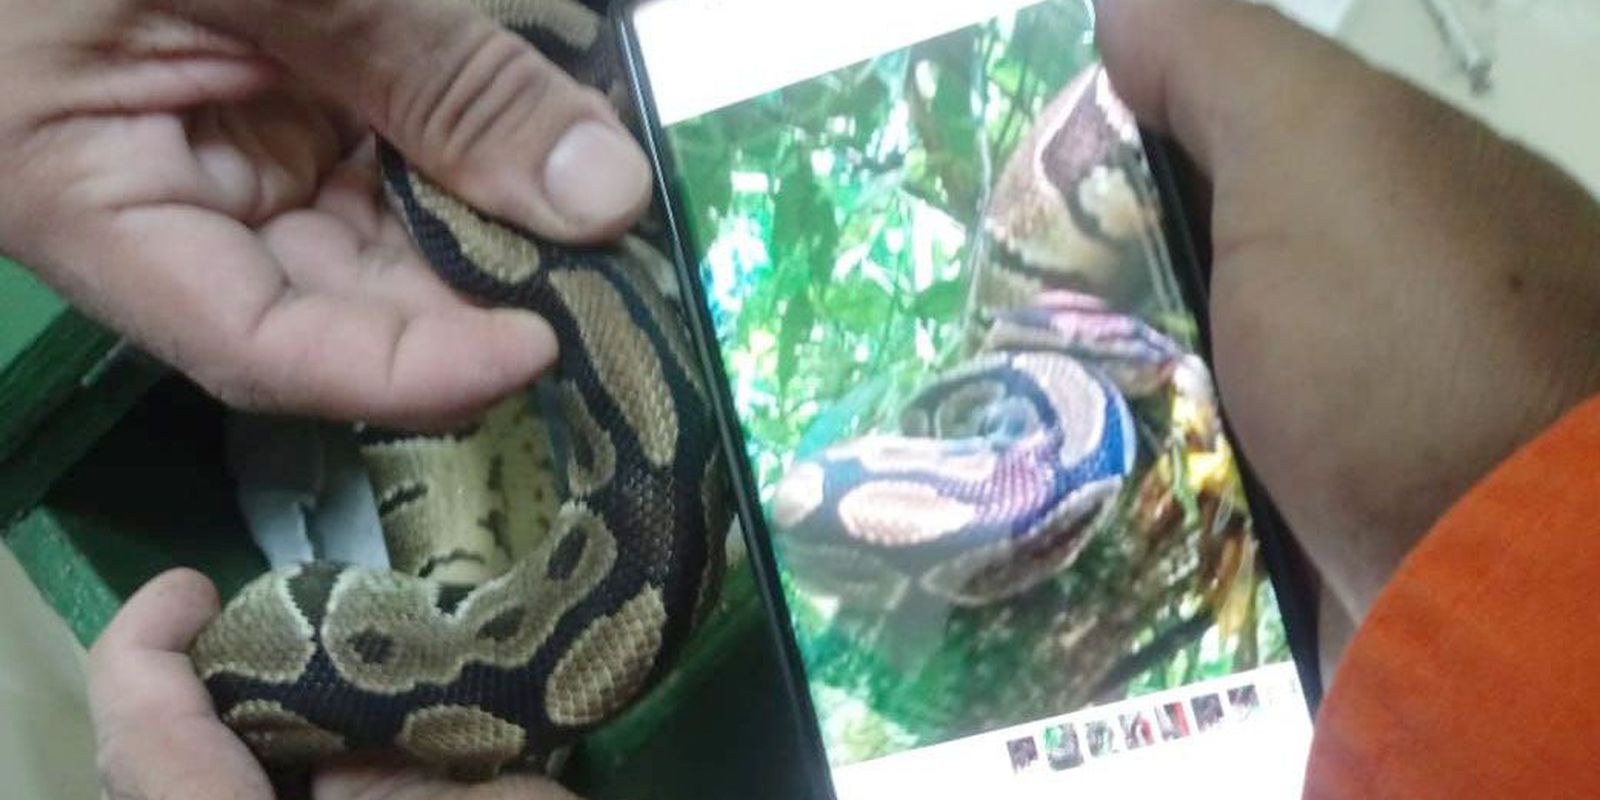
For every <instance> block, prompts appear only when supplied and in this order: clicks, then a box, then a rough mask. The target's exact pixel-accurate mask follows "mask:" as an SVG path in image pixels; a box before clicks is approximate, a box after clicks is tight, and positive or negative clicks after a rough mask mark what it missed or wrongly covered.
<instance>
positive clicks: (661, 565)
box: [193, 0, 731, 775]
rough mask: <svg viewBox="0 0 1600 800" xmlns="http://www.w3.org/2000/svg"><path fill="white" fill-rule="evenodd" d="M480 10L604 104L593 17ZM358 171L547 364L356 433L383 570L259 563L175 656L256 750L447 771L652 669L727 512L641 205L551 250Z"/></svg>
mask: <svg viewBox="0 0 1600 800" xmlns="http://www.w3.org/2000/svg"><path fill="white" fill-rule="evenodd" d="M485 7H486V9H487V10H488V11H489V12H490V13H492V14H494V15H495V16H496V17H497V18H498V19H499V20H500V21H501V22H502V23H504V24H506V25H508V26H509V27H511V28H512V29H513V30H516V31H518V32H519V33H521V34H523V35H524V36H525V37H526V38H528V39H529V40H530V41H531V42H533V43H534V44H535V45H537V46H538V47H539V48H540V49H541V50H542V51H543V52H544V53H545V54H546V56H548V57H550V58H552V60H554V61H556V62H557V63H559V64H561V65H562V66H563V67H565V68H566V69H567V70H568V71H570V72H571V73H572V74H573V75H575V76H577V77H578V78H579V79H580V80H582V81H584V82H586V83H588V84H590V85H593V86H596V87H599V88H601V89H602V90H603V91H607V92H609V93H610V95H611V97H612V98H613V100H615V101H618V105H619V106H621V105H622V103H621V102H620V101H621V100H622V99H623V98H624V97H625V96H626V94H625V91H624V89H625V87H624V86H623V85H622V83H621V81H622V74H621V72H620V71H619V69H618V63H617V60H616V52H615V49H614V45H613V42H612V41H611V34H610V31H609V27H608V26H607V25H606V24H605V23H604V20H603V19H602V18H601V17H599V16H598V15H597V14H595V13H594V12H593V11H591V10H590V9H588V8H586V7H585V6H583V5H580V4H578V3H575V2H571V0H511V1H510V2H505V1H504V0H495V2H486V3H485ZM619 110H623V111H625V110H626V109H625V108H621V109H619ZM381 166H382V173H383V180H384V183H385V185H386V188H387V190H388V193H389V195H390V200H391V205H392V206H393V207H394V208H395V210H396V211H397V212H398V213H399V214H400V215H401V217H402V218H403V220H404V221H405V223H406V224H407V226H408V228H409V230H410V232H411V234H412V237H413V239H414V241H415V242H416V243H417V245H418V246H419V247H420V249H421V250H422V252H423V253H424V254H425V255H426V256H427V257H428V259H429V261H430V262H431V263H432V264H433V265H434V266H435V268H436V269H437V270H438V272H439V273H440V275H442V276H443V277H444V278H445V279H446V280H447V281H448V282H449V283H450V284H451V285H452V286H454V287H455V288H456V289H458V290H460V291H462V292H464V293H466V294H468V295H471V296H474V297H477V298H480V299H482V300H484V301H487V302H489V303H493V304H497V305H503V306H516V307H520V308H526V309H529V310H532V311H534V312H537V313H539V314H540V315H542V316H543V317H545V319H547V320H549V321H550V323H551V325H552V326H553V327H554V329H555V331H556V334H557V337H558V339H559V342H560V346H561V352H562V354H563V355H562V358H561V360H560V363H559V365H558V366H557V368H556V369H555V371H554V373H553V374H552V375H550V376H548V378H546V379H545V380H543V382H542V383H541V385H540V386H539V387H538V391H537V392H535V393H532V394H531V395H530V396H529V397H521V398H517V399H514V400H511V401H508V402H507V403H506V405H504V406H502V407H501V408H498V409H496V410H495V411H494V412H493V413H492V414H490V415H489V416H488V418H487V419H485V420H484V421H483V423H482V424H481V425H479V426H478V427H476V428H474V429H472V430H466V431H461V432H459V433H458V434H456V435H454V436H449V437H439V438H424V437H412V436H405V435H402V434H398V433H390V432H382V431H370V430H369V431H366V432H364V433H363V443H364V454H365V457H366V460H367V464H368V467H369V470H370V472H371V474H372V476H373V481H374V485H375V487H377V489H378V496H379V502H380V505H381V508H382V512H383V513H382V515H383V521H384V527H385V536H386V537H387V539H388V540H389V549H390V551H391V554H392V557H391V563H392V564H393V566H394V571H377V570H370V569H364V568H355V567H345V566H340V565H334V564H325V563H315V564H309V565H305V566H302V567H299V568H296V569H293V570H289V571H287V572H282V573H274V574H269V575H266V576H263V577H262V578H260V579H258V580H257V581H255V582H254V583H252V584H250V585H249V586H247V587H246V588H245V589H244V590H242V592H241V593H240V594H239V596H238V597H237V598H235V599H234V600H232V601H231V602H230V604H229V605H228V607H227V608H226V609H225V611H224V612H223V614H222V615H221V616H220V617H219V618H218V619H217V620H216V621H215V622H214V623H213V624H212V625H211V626H210V628H209V629H208V630H206V631H205V632H204V634H203V635H202V636H201V638H200V639H199V641H198V642H197V643H196V645H195V647H194V648H193V658H194V662H195V664H196V668H197V669H198V671H199V672H200V674H201V676H202V678H203V679H204V680H205V683H206V686H207V687H208V689H209V690H210V691H211V693H212V695H213V697H214V698H215V700H216V705H217V710H218V712H219V713H220V714H221V716H222V718H223V719H224V720H225V721H226V722H227V723H228V724H229V725H231V726H232V727H233V728H234V729H235V730H236V731H237V732H238V733H239V734H240V735H241V737H242V738H243V739H244V740H245V741H246V742H247V743H248V744H249V745H251V746H252V748H253V749H254V750H255V752H256V753H257V754H258V755H259V756H260V757H261V758H262V759H263V760H264V761H266V762H269V763H272V764H295V763H307V762H315V761H318V760H321V759H325V758H327V757H330V756H332V755H335V754H339V753H349V752H356V751H369V750H383V751H399V752H400V753H403V754H406V755H409V756H410V757H411V758H413V759H415V760H416V761H418V762H421V763H423V764H428V765H433V766H437V767H443V768H448V769H449V770H451V771H454V772H456V773H457V774H462V775H488V774H493V773H495V772H497V771H499V770H501V769H503V768H506V767H519V768H532V769H545V768H546V767H547V766H548V764H549V761H550V759H551V757H552V756H553V755H554V754H557V753H559V752H560V751H561V750H562V749H563V748H564V747H566V746H568V745H570V744H571V743H573V742H574V741H575V740H576V739H577V738H578V737H580V736H581V735H582V734H583V733H585V732H586V731H589V730H591V729H593V728H594V727H595V726H597V725H599V724H601V723H603V722H604V721H606V720H608V719H610V718H611V717H612V716H614V715H615V714H616V713H618V712H619V711H621V710H622V709H624V708H626V707H627V706H628V705H629V704H630V703H631V702H632V701H633V700H634V699H636V698H637V697H639V696H640V695H641V693H643V692H644V691H646V690H647V689H648V688H649V687H650V686H651V685H652V684H653V683H654V682H655V681H656V680H657V679H659V678H660V677H661V676H662V675H663V674H664V672H665V671H666V670H667V669H668V668H669V667H670V665H671V664H672V663H673V659H674V657H675V655H676V654H677V653H678V652H679V651H680V650H681V648H682V647H683V645H684V642H685V640H686V639H687V638H688V637H689V635H690V634H691V632H692V630H693V629H694V627H695V625H696V624H697V622H698V620H699V617H700V616H701V615H702V612H703V611H704V610H705V609H706V608H707V607H709V605H710V604H711V603H712V601H713V600H714V598H715V596H716V592H717V587H718V584H719V582H720V578H721V570H722V566H723V558H724V557H723V547H722V543H723V540H724V537H725V536H726V534H727V531H728V528H729V524H730V522H731V512H730V506H729V504H728V502H727V500H726V499H725V498H726V497H727V492H726V488H725V481H726V476H725V474H724V468H723V461H722V458H721V453H720V448H719V445H718V442H719V439H718V436H717V432H716V428H715V426H714V422H713V418H712V411H711V407H710V404H709V402H708V399H707V395H706V386H705V383H704V379H703V376H702V375H701V374H700V372H699V371H698V364H697V362H696V361H695V360H694V358H693V355H692V350H691V349H690V345H689V340H688V338H687V332H686V328H685V326H684V323H683V321H682V319H681V317H680V315H679V310H678V309H677V308H675V307H674V305H673V304H672V302H671V301H670V300H669V299H668V297H667V296H666V295H665V294H664V293H663V291H662V289H661V287H660V286H658V276H659V275H660V274H661V273H662V272H663V264H662V262H663V261H664V257H663V256H662V255H661V254H660V250H659V249H658V244H659V243H658V242H654V241H652V239H653V238H654V237H653V236H652V235H651V234H650V233H649V231H650V230H651V229H650V228H649V225H650V224H651V223H656V221H655V220H650V221H649V222H648V223H646V224H645V225H642V226H641V228H640V229H638V230H636V231H635V235H633V236H630V237H629V238H628V239H627V240H626V241H624V242H622V243H621V244H620V245H617V246H615V247H609V248H590V249H580V248H569V247H560V246H556V245H553V244H550V243H548V242H544V241H541V240H539V239H536V238H533V237H531V236H529V235H527V234H525V233H524V232H521V231H518V230H514V229H512V228H509V227H507V226H505V225H502V224H499V223H497V222H494V221H491V220H489V219H486V218H484V217H482V216H479V215H478V214H476V213H475V212H473V211H472V210H471V209H468V208H467V207H466V206H464V205H463V204H462V203H461V202H459V201H458V200H456V199H455V198H453V197H451V196H450V195H448V194H446V193H445V192H444V191H443V190H441V189H439V188H438V187H436V186H434V185H432V184H431V183H429V182H427V181H426V180H424V179H423V178H422V177H421V176H419V175H418V174H417V173H415V172H413V171H412V170H411V169H410V168H409V166H408V165H407V164H405V163H404V162H403V161H402V160H401V159H400V157H399V156H398V155H397V154H396V153H395V152H394V151H392V150H389V149H387V148H384V149H383V151H382V153H381ZM655 230H659V225H658V224H657V227H656V228H655ZM667 267H668V270H669V271H670V263H669V264H667Z"/></svg>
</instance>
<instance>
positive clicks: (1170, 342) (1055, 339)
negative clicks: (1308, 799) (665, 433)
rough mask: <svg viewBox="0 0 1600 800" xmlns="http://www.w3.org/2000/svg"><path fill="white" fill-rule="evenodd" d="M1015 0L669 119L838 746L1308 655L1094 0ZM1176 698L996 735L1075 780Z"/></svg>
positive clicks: (922, 737)
mask: <svg viewBox="0 0 1600 800" xmlns="http://www.w3.org/2000/svg"><path fill="white" fill-rule="evenodd" d="M1011 5H1012V7H1016V6H1019V5H1020V6H1024V7H1021V8H1020V9H1018V10H1015V11H1008V12H1006V13H1004V14H1001V15H999V16H998V17H994V18H991V19H986V20H982V21H979V22H977V23H975V24H967V25H965V27H959V28H954V29H951V30H949V31H948V32H946V33H943V34H941V35H938V36H935V37H933V38H929V39H926V40H924V41H920V42H917V43H915V44H912V45H910V46H908V47H900V48H896V49H892V50H890V51H887V52H882V53H881V54H880V55H877V56H875V57H872V58H869V59H867V60H865V61H857V62H855V63H850V64H848V65H847V66H842V67H841V66H835V67H833V68H831V69H830V71H828V72H826V73H825V74H816V75H814V76H812V77H808V78H805V79H803V80H798V81H791V82H788V83H786V84H784V85H782V86H781V88H779V87H769V88H768V89H767V90H766V91H764V92H762V93H760V94H758V95H756V96H750V97H746V98H745V99H742V100H739V101H738V102H733V103H731V104H724V105H721V106H719V107H717V108H715V109H713V110H709V111H706V112H704V113H698V114H695V115H693V116H690V117H688V118H685V119H681V120H668V121H666V122H665V124H664V129H665V136H666V141H667V143H668V146H669V149H670V153H671V156H672V158H673V160H674V162H675V165H676V170H677V175H676V179H677V181H678V189H679V192H680V201H681V206H682V209H683V211H684V212H685V215H686V217H687V219H686V220H685V224H686V225H687V227H688V228H689V230H690V233H691V240H692V244H693V246H694V248H695V249H696V251H697V252H696V253H695V255H696V256H697V258H698V261H699V272H700V277H701V279H702V286H703V289H704V292H705V295H706V299H707V303H708V305H709V306H710V314H711V319H712V323H713V325H714V327H715V335H716V338H717V343H718V345H719V346H720V350H721V357H722V362H723V365H724V368H725V372H726V374H727V378H728V380H729V381H730V382H731V393H732V397H733V400H734V404H735V409H736V411H737V414H738V418H739V422H740V424H741V426H742V428H743V432H744V436H745V442H746V444H747V447H748V456H749V461H750V464H751V467H752V470H753V472H754V477H755V478H756V483H757V488H758V489H759V492H760V501H761V507H762V508H763V510H764V512H765V515H766V523H767V529H768V532H769V533H770V536H771V541H772V544H773V549H774V553H775V556H776V560H777V564H778V567H779V573H780V577H781V580H782V585H783V591H784V595H785V599H786V601H787V604H788V607H789V611H790V613H791V615H792V625H793V629H794V632H795V638H796V641H797V643H798V649H799V653H800V656H801V659H802V662H803V666H804V671H805V678H806V680H807V682H808V685H809V688H810V694H811V699H812V701H813V705H814V707H815V709H816V712H817V715H818V719H819V727H820V729H821V734H822V739H823V743H824V745H825V748H826V751H827V756H828V758H829V760H830V761H831V763H832V764H833V765H834V766H835V767H836V768H838V767H843V766H846V765H851V764H856V763H860V762H867V761H872V760H874V759H882V758H884V757H888V756H893V755H895V754H898V753H905V752H907V751H912V750H916V749H918V748H924V747H929V746H933V745H939V744H941V743H946V742H952V741H955V740H959V739H962V738H964V737H972V736H975V735H978V734H984V733H989V732H997V731H1000V729H1003V728H1015V726H1018V725H1020V724H1023V723H1028V722H1030V721H1036V720H1044V719H1046V718H1052V717H1059V716H1062V715H1068V714H1073V713H1076V712H1082V711H1084V710H1086V709H1092V708H1095V707H1100V706H1106V705H1108V704H1115V703H1118V702H1122V701H1130V700H1133V699H1136V698H1147V699H1149V698H1151V697H1152V696H1154V695H1158V694H1160V693H1163V692H1170V691H1172V690H1175V689H1181V688H1183V687H1187V686H1193V685H1195V684H1200V683H1204V682H1207V681H1213V682H1214V681H1218V680H1221V679H1224V678H1229V677H1230V676H1235V675H1237V674H1239V673H1244V672H1249V671H1256V670H1260V669H1263V668H1266V667H1268V666H1269V665H1279V666H1280V667H1282V668H1283V669H1286V670H1290V671H1291V673H1292V665H1291V656H1290V651H1289V647H1288V644H1287V641H1286V637H1285V634H1284V630H1283V625H1282V621H1281V618H1280V615H1279V611H1278V607H1277V604H1276V601H1275V598H1274V593H1273V591H1272V588H1271V586H1270V583H1269V581H1268V579H1267V573H1266V569H1265V566H1264V564H1263V561H1262V558H1261V556H1260V555H1259V553H1258V549H1257V545H1256V544H1255V540H1254V539H1253V536H1252V533H1251V530H1250V525H1251V522H1250V514H1249V509H1248V508H1247V506H1246V502H1245V498H1244V495H1243V492H1242V488H1241V484H1240V480H1239V477H1238V474H1237V472H1236V465H1235V462H1234V456H1233V453H1232V452H1231V450H1230V448H1229V443H1228V441H1227V440H1226V439H1225V438H1224V435H1223V431H1222V426H1221V423H1220V419H1219V410H1218V406H1217V403H1218V400H1217V397H1216V394H1215V391H1214V389H1213V386H1212V381H1211V379H1210V376H1209V375H1208V373H1207V369H1206V366H1205V365H1204V363H1203V362H1202V361H1201V360H1200V359H1199V358H1198V357H1197V356H1196V355H1195V353H1196V352H1197V347H1198V336H1199V331H1198V330H1197V328H1196V321H1195V319H1194V318H1193V317H1192V316H1191V314H1190V313H1188V312H1187V311H1186V307H1185V304H1184V302H1183V299H1182V296H1181V295H1180V289H1179V286H1178V283H1177V281H1176V278H1175V274H1174V270H1173V265H1172V263H1171V256H1170V254H1169V253H1168V252H1167V249H1166V245H1165V242H1164V239H1163V237H1162V233H1161V224H1162V220H1161V218H1160V212H1159V209H1158V199H1157V193H1156V189H1155V186H1154V182H1153V179H1152V178H1151V175H1150V172H1149V168H1148V165H1147V163H1146V161H1145V157H1144V153H1143V150H1142V147H1141V145H1140V142H1139V140H1138V132H1137V128H1136V125H1135V123H1134V122H1133V120H1132V119H1131V117H1130V115H1129V113H1128V112H1127V110H1126V109H1125V108H1124V107H1123V106H1122V105H1121V103H1120V102H1119V101H1118V99H1117V98H1116V97H1115V96H1114V95H1113V93H1112V90H1111V87H1110V84H1109V82H1108V80H1107V78H1106V75H1105V73H1104V71H1103V70H1102V68H1101V66H1100V65H1099V63H1098V61H1097V54H1096V52H1095V49H1094V45H1093V41H1092V31H1093V10H1092V6H1091V4H1090V3H1089V2H1087V0H1071V1H1065V2H1041V3H1036V4H1021V3H1013V4H1011ZM974 19H981V18H978V17H974ZM1289 680H1291V681H1292V680H1293V678H1292V674H1291V677H1290V678H1289ZM1189 706H1190V698H1189V697H1163V698H1161V699H1160V702H1159V704H1157V703H1156V702H1154V701H1152V702H1150V703H1147V704H1146V705H1145V706H1141V707H1138V708H1133V707H1130V708H1129V709H1126V710H1118V711H1117V712H1116V713H1111V714H1107V715H1105V716H1103V717H1102V718H1099V719H1092V720H1091V719H1089V718H1084V719H1082V720H1080V721H1079V723H1078V724H1076V725H1066V724H1060V725H1054V726H1049V730H1048V731H1047V730H1046V727H1047V726H1046V725H1043V724H1041V725H1039V726H1038V729H1037V731H1024V732H1023V733H1026V734H1027V735H1007V736H1001V739H1000V741H999V742H998V743H996V744H995V745H993V746H992V747H991V748H990V750H992V752H993V758H994V761H995V763H996V764H997V765H999V768H1004V767H1005V766H1006V765H1007V764H1009V767H1010V769H1011V770H1012V771H1013V772H1017V773H1023V772H1031V771H1033V769H1034V767H1035V766H1036V762H1037V764H1040V765H1047V766H1045V768H1044V769H1043V770H1040V771H1039V772H1041V773H1042V774H1051V773H1056V772H1059V773H1061V774H1074V773H1078V772H1082V771H1083V770H1081V769H1076V768H1077V766H1078V765H1079V764H1080V763H1082V762H1083V761H1084V759H1085V758H1086V757H1087V758H1089V759H1091V760H1095V761H1100V760H1102V759H1103V758H1104V757H1106V756H1107V755H1115V754H1130V753H1132V752H1134V751H1138V752H1142V751H1145V750H1150V751H1155V750H1160V749H1161V748H1163V747H1166V748H1172V747H1183V746H1187V745H1188V744H1189V743H1191V742H1193V741H1197V740H1199V739H1201V738H1202V737H1200V736H1199V735H1198V734H1197V733H1194V731H1195V730H1196V729H1197V728H1198V729H1199V730H1203V729H1204V728H1206V727H1207V723H1208V719H1207V718H1206V716H1205V712H1204V710H1203V709H1202V707H1199V706H1195V707H1194V712H1193V714H1190V713H1188V711H1187V708H1188V707H1189ZM1299 713H1300V715H1301V716H1304V709H1303V707H1302V709H1301V710H1300V712H1299ZM1079 731H1083V737H1084V738H1083V739H1082V740H1081V743H1080V739H1079V733H1078V732H1079ZM996 735H998V734H996ZM1035 736H1039V737H1042V741H1044V742H1046V747H1045V752H1044V754H1043V755H1044V758H1043V759H1041V754H1040V753H1039V752H1038V750H1037V747H1036V745H1035V744H1034V742H1035V738H1034V737H1035ZM986 757H987V756H986ZM1008 758H1009V761H1007V759H1008Z"/></svg>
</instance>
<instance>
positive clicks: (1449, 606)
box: [1305, 398, 1600, 800]
mask: <svg viewBox="0 0 1600 800" xmlns="http://www.w3.org/2000/svg"><path fill="white" fill-rule="evenodd" d="M1597 792H1600V398H1597V399H1594V400H1591V401H1589V402H1588V403H1587V404H1585V405H1583V406H1581V407H1579V408H1577V409H1575V410H1573V411H1572V412H1570V413H1569V414H1568V415H1567V416H1566V417H1564V418H1563V419H1561V420H1560V421H1559V422H1558V423H1557V424H1556V425H1555V426H1553V427H1552V428H1550V429H1549V430H1547V431H1546V432H1544V433H1543V434H1542V435H1541V436H1540V437H1539V438H1538V439H1536V440H1535V441H1534V442H1532V443H1531V444H1529V445H1528V446H1527V447H1525V448H1524V449H1522V450H1521V451H1519V452H1518V453H1517V454H1516V455H1514V456H1513V457H1512V458H1511V459H1509V460H1508V461H1506V462H1505V463H1504V464H1502V465H1501V466H1500V467H1499V468H1497V469H1496V470H1495V471H1494V472H1493V473H1492V474H1490V475H1489V476H1488V477H1487V478H1486V479H1485V480H1484V481H1482V482H1481V483H1480V484H1479V485H1478V486H1476V487H1475V488H1474V489H1473V490H1472V491H1471V492H1470V493H1469V494H1468V495H1467V496H1466V497H1465V498H1463V499H1462V500H1461V501H1460V502H1459V503H1458V504H1457V505H1456V506H1455V507H1454V508H1453V509H1451V510H1450V511H1449V512H1448V513H1447V514H1446V515H1445V516H1444V517H1443V518H1442V519H1441V520H1440V521H1439V523H1438V524H1437V525H1436V526H1435V528H1434V529H1433V530H1432V531H1431V532H1430V533H1429V535H1428V536H1427V537H1426V538H1425V539H1424V540H1423V541H1422V543H1421V544H1420V545H1418V547H1417V548H1416V549H1415V550H1414V551H1413V552H1412V554H1411V555H1410V556H1409V557H1408V558H1407V560H1406V561H1405V563H1404V564H1403V565H1402V566H1401V568H1400V569H1399V570H1398V572H1397V573H1396V575H1395V577H1394V578H1393V580H1392V581H1391V582H1390V584H1389V585H1388V586H1387V588H1386V589H1385V590H1384V592H1383V593H1382V594H1381V595H1380V597H1379V599H1378V601H1377V603H1376V604H1375V605H1374V607H1373V610H1372V612H1371V613H1370V614H1369V616H1368V618H1367V619H1366V621H1365V622H1364V623H1363V624H1362V626H1361V629H1360V630H1359V631H1358V632H1357V634H1356V636H1355V638H1354V640H1353V641H1352V642H1351V644H1350V647H1349V649H1348V650H1347V651H1346V655H1345V660H1344V662H1343V664H1342V665H1341V666H1340V668H1339V671H1338V673H1337V675H1336V677H1335V680H1334V683H1333V685H1332V687H1331V688H1330V691H1329V692H1328V694H1327V696H1326V698H1325V700H1324V702H1323V705H1322V708H1321V711H1320V713H1319V715H1318V720H1317V730H1316V735H1315V739H1314V743H1313V746H1312V753H1311V759H1310V762H1309V765H1308V772H1307V782H1306V791H1305V797H1306V798H1308V799H1310V800H1344V799H1345V798H1363V799H1365V798H1407V799H1408V800H1410V799H1411V798H1432V797H1440V798H1450V799H1451V800H1462V798H1479V797H1484V798H1499V797H1514V798H1523V797H1591V796H1596V794H1595V793H1597Z"/></svg>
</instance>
